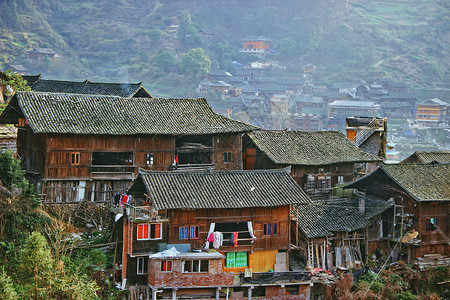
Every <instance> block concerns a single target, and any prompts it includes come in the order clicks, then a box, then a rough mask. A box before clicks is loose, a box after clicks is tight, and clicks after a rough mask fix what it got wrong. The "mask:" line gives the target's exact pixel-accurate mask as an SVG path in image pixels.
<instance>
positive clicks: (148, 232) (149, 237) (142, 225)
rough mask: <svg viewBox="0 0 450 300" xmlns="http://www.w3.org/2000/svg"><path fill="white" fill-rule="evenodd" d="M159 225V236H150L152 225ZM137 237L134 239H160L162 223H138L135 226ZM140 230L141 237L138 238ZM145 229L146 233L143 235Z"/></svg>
mask: <svg viewBox="0 0 450 300" xmlns="http://www.w3.org/2000/svg"><path fill="white" fill-rule="evenodd" d="M157 225H159V237H154V238H152V235H151V234H152V227H153V226H157ZM146 226H147V230H145V229H140V228H145V227H146ZM136 230H137V237H136V239H137V240H138V241H148V240H162V235H163V233H162V223H143V224H138V226H137V229H136ZM140 231H142V237H141V238H139V232H140ZM146 231H147V234H146V235H145V232H146ZM155 236H156V227H155Z"/></svg>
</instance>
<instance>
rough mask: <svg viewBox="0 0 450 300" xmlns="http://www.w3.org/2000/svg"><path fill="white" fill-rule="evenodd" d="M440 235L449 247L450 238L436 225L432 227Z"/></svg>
mask: <svg viewBox="0 0 450 300" xmlns="http://www.w3.org/2000/svg"><path fill="white" fill-rule="evenodd" d="M434 226H435V227H436V229H437V231H438V232H439V234H440V235H442V237H443V238H444V240H445V242H446V243H447V244H448V245H450V238H449V237H448V236H447V235H446V234H445V232H444V231H443V230H442V229H441V228H440V227H439V226H437V225H434Z"/></svg>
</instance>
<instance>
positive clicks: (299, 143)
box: [248, 130, 381, 166]
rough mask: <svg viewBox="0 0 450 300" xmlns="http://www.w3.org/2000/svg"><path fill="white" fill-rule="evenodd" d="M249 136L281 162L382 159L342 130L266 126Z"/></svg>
mask: <svg viewBox="0 0 450 300" xmlns="http://www.w3.org/2000/svg"><path fill="white" fill-rule="evenodd" d="M248 136H249V137H250V138H251V139H252V141H253V142H254V143H255V144H256V146H257V147H258V148H259V149H260V150H261V151H262V152H264V153H265V154H266V155H267V156H268V157H269V158H270V159H271V160H272V161H273V162H274V163H277V164H291V165H314V166H317V165H327V164H334V163H341V162H375V161H381V158H379V157H378V156H375V155H373V154H370V153H366V152H364V151H362V150H361V149H360V148H358V147H357V146H356V145H355V144H353V143H352V142H350V141H349V140H348V139H347V138H346V137H345V136H344V134H343V133H342V132H340V131H285V130H262V131H254V132H251V133H249V134H248Z"/></svg>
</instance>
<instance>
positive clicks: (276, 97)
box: [269, 94, 291, 114]
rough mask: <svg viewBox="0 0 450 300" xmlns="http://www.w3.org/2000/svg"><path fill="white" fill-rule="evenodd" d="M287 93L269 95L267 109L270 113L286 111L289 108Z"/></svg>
mask: <svg viewBox="0 0 450 300" xmlns="http://www.w3.org/2000/svg"><path fill="white" fill-rule="evenodd" d="M290 99H291V98H290V97H289V95H286V94H273V95H272V97H270V101H269V107H270V109H269V111H270V113H271V114H280V113H281V114H282V113H287V112H288V109H289V102H290Z"/></svg>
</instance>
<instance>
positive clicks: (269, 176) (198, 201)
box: [129, 168, 311, 210]
mask: <svg viewBox="0 0 450 300" xmlns="http://www.w3.org/2000/svg"><path fill="white" fill-rule="evenodd" d="M289 171H290V168H284V169H277V170H251V171H206V172H192V171H177V172H150V171H143V170H140V174H139V176H138V178H137V179H136V181H135V183H134V184H133V186H132V187H131V188H130V191H129V192H130V193H131V194H133V193H135V192H139V191H140V192H141V193H142V186H143V185H144V186H145V190H146V194H147V195H149V196H150V199H151V201H152V203H153V204H154V205H155V208H156V209H157V210H162V209H183V208H186V209H204V208H211V209H221V208H242V207H273V206H284V205H291V204H308V203H311V200H310V199H309V198H308V196H307V195H306V194H305V192H304V191H303V190H302V189H301V188H300V187H299V186H298V185H297V183H296V182H295V181H294V179H292V177H291V176H290V175H289Z"/></svg>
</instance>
